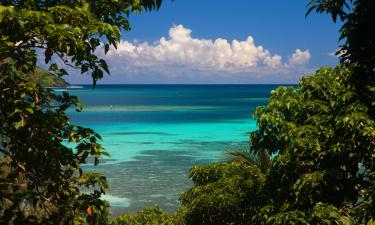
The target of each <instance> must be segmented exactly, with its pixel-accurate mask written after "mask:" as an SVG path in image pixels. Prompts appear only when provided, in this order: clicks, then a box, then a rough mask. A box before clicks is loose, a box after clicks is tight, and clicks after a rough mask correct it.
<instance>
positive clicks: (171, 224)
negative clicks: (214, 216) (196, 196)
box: [112, 206, 183, 225]
mask: <svg viewBox="0 0 375 225" xmlns="http://www.w3.org/2000/svg"><path fill="white" fill-rule="evenodd" d="M112 224H113V225H159V224H160V225H161V224H163V225H179V224H181V225H182V224H183V223H182V222H181V220H179V219H178V217H176V216H174V215H170V214H166V213H164V212H163V211H162V210H161V209H160V208H159V207H157V206H156V207H152V208H145V209H143V210H141V211H139V212H137V213H136V214H134V215H126V214H125V215H121V216H118V217H116V218H115V219H114V221H113V223H112Z"/></svg>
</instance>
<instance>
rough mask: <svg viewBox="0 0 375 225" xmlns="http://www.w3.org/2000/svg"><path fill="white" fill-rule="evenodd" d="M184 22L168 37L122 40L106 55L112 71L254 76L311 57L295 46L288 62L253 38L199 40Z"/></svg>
mask: <svg viewBox="0 0 375 225" xmlns="http://www.w3.org/2000/svg"><path fill="white" fill-rule="evenodd" d="M191 33H192V30H190V29H188V28H185V27H184V26H183V25H177V26H173V27H171V28H170V29H169V36H168V37H161V38H160V40H159V41H156V42H155V43H148V42H142V43H138V42H129V41H121V42H120V43H119V44H118V48H117V49H111V50H110V51H109V52H108V54H107V55H106V56H105V58H106V60H107V61H108V62H109V65H110V67H111V71H112V73H117V74H119V73H124V74H125V73H126V74H129V73H130V74H134V75H136V74H138V73H140V72H143V73H144V71H145V70H146V71H151V72H154V73H158V74H161V75H163V74H164V75H169V76H178V75H181V74H188V73H189V74H191V73H192V72H194V73H197V74H205V75H208V74H221V75H223V74H224V75H233V74H237V73H241V74H243V73H251V74H256V76H264V75H267V74H280V73H283V74H286V73H288V72H290V70H291V68H292V67H293V68H295V67H303V66H304V65H305V64H306V63H307V62H308V61H309V59H310V57H311V56H310V52H309V50H305V51H302V50H300V49H296V51H295V52H294V53H293V55H292V56H291V57H290V58H289V60H288V62H283V60H282V57H281V56H280V55H278V54H271V53H270V51H269V50H268V49H266V48H264V47H263V46H259V45H258V46H257V45H256V44H255V43H254V39H253V37H251V36H249V37H248V38H247V39H246V40H243V41H238V40H233V41H228V40H226V39H222V38H217V39H215V40H212V39H198V38H194V37H192V35H191Z"/></svg>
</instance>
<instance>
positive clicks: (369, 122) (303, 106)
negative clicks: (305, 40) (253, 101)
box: [251, 66, 375, 224]
mask: <svg viewBox="0 0 375 225" xmlns="http://www.w3.org/2000/svg"><path fill="white" fill-rule="evenodd" d="M351 73H352V71H351V70H350V69H349V68H343V67H340V66H338V67H336V68H334V69H332V68H321V69H319V70H318V71H317V72H316V74H315V75H314V76H306V77H304V78H303V79H302V81H301V83H300V86H299V87H298V88H293V87H289V88H286V87H279V88H278V89H276V90H275V91H273V92H272V95H271V98H270V101H269V104H268V105H267V106H264V107H258V108H257V110H256V111H255V113H254V115H255V116H256V118H257V120H258V126H259V129H258V130H257V131H255V132H253V133H252V134H251V146H252V150H253V151H258V150H263V149H266V150H267V151H269V152H270V153H275V152H278V153H279V155H278V156H277V157H276V158H275V159H274V163H273V164H272V167H271V169H270V171H269V173H268V175H267V178H266V185H265V190H266V193H265V194H266V195H267V196H268V197H269V198H270V200H271V202H272V204H271V205H270V206H268V208H269V209H272V210H271V211H269V212H267V214H268V216H266V217H267V218H268V219H267V220H266V222H267V223H268V224H282V223H281V222H278V221H284V220H289V219H292V220H293V221H294V219H293V218H296V219H297V218H298V219H301V218H303V217H305V221H306V222H307V223H310V224H355V223H359V222H364V221H366V220H368V219H369V218H373V216H374V215H373V214H372V213H369V212H370V211H368V210H369V207H373V204H374V203H373V200H374V198H373V188H374V181H373V180H372V179H371V172H373V171H374V157H375V142H374V140H375V132H374V131H375V122H374V120H373V119H372V118H371V116H369V114H368V108H367V106H366V104H363V103H362V102H361V101H360V98H359V97H358V95H357V93H356V92H354V91H353V90H352V89H350V88H349V87H348V86H347V85H346V82H347V79H348V77H349V76H350V75H351ZM366 193H367V194H366ZM370 195H371V196H370ZM347 208H348V209H349V211H348V213H346V212H347V211H345V210H346V209H347ZM354 211H355V213H354ZM302 212H303V213H302ZM322 212H324V213H322ZM325 214H327V215H325ZM298 215H299V216H298ZM328 215H329V216H328ZM287 218H288V219H287ZM319 219H324V220H322V221H320V222H319V223H317V222H313V221H317V220H319ZM296 221H297V220H296ZM330 221H331V222H330ZM349 221H351V223H349ZM352 221H356V222H352ZM290 223H292V222H290ZM293 223H294V222H293ZM295 223H296V224H304V223H302V222H301V221H300V222H295Z"/></svg>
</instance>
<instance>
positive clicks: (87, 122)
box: [57, 85, 278, 215]
mask: <svg viewBox="0 0 375 225" xmlns="http://www.w3.org/2000/svg"><path fill="white" fill-rule="evenodd" d="M277 86H278V85H98V86H97V87H96V88H95V89H93V88H92V86H91V85H84V86H81V87H80V88H79V87H76V88H69V89H67V90H68V92H69V93H70V94H73V95H76V96H78V97H79V98H80V100H81V101H82V102H83V103H84V109H83V111H82V112H80V113H77V112H74V111H73V110H72V111H69V116H70V119H71V122H72V123H73V124H76V125H81V126H85V127H90V128H93V129H94V130H95V131H96V132H98V133H99V134H100V135H101V136H102V138H103V141H102V142H101V144H102V145H103V146H104V148H105V149H106V151H107V152H108V153H109V154H110V155H111V156H110V157H109V158H108V157H105V158H103V159H101V161H100V164H99V165H98V166H95V167H94V166H90V165H87V166H84V170H86V171H89V170H90V171H92V170H95V171H97V172H101V173H103V174H104V175H105V176H106V177H107V179H108V182H109V186H110V187H109V190H108V193H107V194H106V195H105V196H104V197H103V199H105V200H108V201H109V202H110V203H111V213H112V214H113V215H118V214H119V213H134V212H136V211H138V210H140V209H142V208H144V207H148V206H154V205H159V206H160V207H161V208H162V209H164V210H166V211H168V212H173V211H175V210H176V209H177V208H178V207H179V202H178V197H179V194H180V193H181V192H182V191H184V190H186V189H188V188H189V187H191V186H192V182H191V181H190V180H189V178H188V172H189V169H190V168H191V166H193V165H206V164H208V163H212V162H220V161H225V160H227V157H226V155H225V152H226V151H228V150H231V149H236V148H238V146H241V145H246V143H247V142H248V140H249V133H250V132H251V131H253V130H255V129H256V127H257V126H256V121H255V120H254V119H253V118H252V112H253V111H254V110H255V108H256V107H257V106H261V105H266V104H267V102H268V98H269V96H270V91H271V90H273V89H275V88H276V87H277ZM57 91H61V90H57Z"/></svg>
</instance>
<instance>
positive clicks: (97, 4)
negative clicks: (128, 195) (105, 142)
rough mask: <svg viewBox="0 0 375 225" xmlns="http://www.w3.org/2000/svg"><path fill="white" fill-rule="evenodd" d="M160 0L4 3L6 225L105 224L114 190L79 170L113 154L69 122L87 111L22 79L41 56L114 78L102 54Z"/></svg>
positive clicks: (0, 89)
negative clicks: (107, 196)
mask: <svg viewBox="0 0 375 225" xmlns="http://www.w3.org/2000/svg"><path fill="white" fill-rule="evenodd" d="M160 4H161V0H120V1H110V0H94V1H84V0H83V1H65V0H61V1H60V0H53V1H31V0H30V1H0V74H1V77H0V122H1V127H0V152H1V153H0V157H1V158H0V162H1V164H0V171H1V174H0V196H1V198H0V223H9V224H12V223H13V224H35V223H42V224H73V223H74V224H103V223H106V221H107V220H108V218H107V216H108V211H107V207H108V205H107V203H106V202H104V201H102V200H101V199H100V196H101V194H102V193H104V192H105V189H106V188H107V183H106V179H105V177H104V176H102V175H101V174H96V173H87V172H84V171H83V170H82V168H81V167H80V165H81V164H83V163H86V160H87V159H88V157H91V158H93V159H95V160H94V161H95V165H96V164H97V163H99V158H100V157H101V156H102V155H106V152H105V151H104V150H103V148H102V146H101V145H100V144H98V142H97V141H98V140H100V136H99V135H98V134H97V133H95V132H94V131H93V130H92V129H89V128H83V127H80V126H75V125H72V124H70V123H69V119H68V116H67V115H66V113H65V110H66V109H67V108H69V107H76V108H77V110H80V108H81V104H80V102H79V101H78V99H77V98H76V97H74V96H70V95H69V94H67V93H63V94H62V95H56V94H55V93H53V92H52V91H50V90H46V89H44V88H42V87H41V86H39V85H38V84H36V83H35V82H34V81H27V80H25V79H23V78H22V77H23V76H27V75H30V74H34V73H35V69H36V65H37V61H38V57H37V56H38V54H37V52H38V53H42V54H44V56H45V63H47V64H48V63H49V64H50V68H49V70H50V72H52V73H54V74H56V75H60V76H61V75H64V74H66V72H65V70H64V69H62V68H59V66H58V64H57V63H55V62H53V61H54V60H53V59H54V58H58V59H61V60H62V62H63V63H64V64H66V65H67V66H70V67H73V68H77V69H80V70H81V72H82V73H85V72H91V75H92V78H93V84H94V86H95V84H96V81H97V80H98V79H100V78H102V76H103V74H104V73H105V72H107V73H109V70H108V67H107V64H106V62H105V61H104V60H103V59H99V58H98V57H97V56H96V50H98V48H101V46H102V47H103V49H104V51H105V52H107V51H108V50H109V47H110V46H111V45H113V46H114V47H116V43H117V42H118V41H119V38H120V34H121V30H126V31H127V30H129V29H130V25H129V23H128V16H129V15H130V13H136V12H141V11H143V10H146V11H148V10H155V9H158V8H159V7H160Z"/></svg>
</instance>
